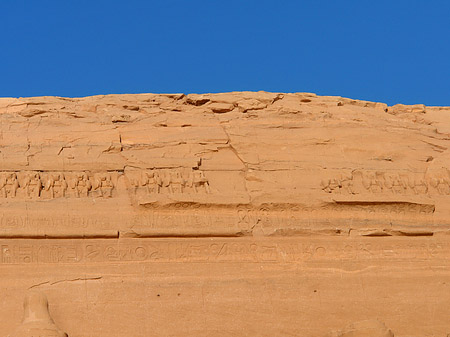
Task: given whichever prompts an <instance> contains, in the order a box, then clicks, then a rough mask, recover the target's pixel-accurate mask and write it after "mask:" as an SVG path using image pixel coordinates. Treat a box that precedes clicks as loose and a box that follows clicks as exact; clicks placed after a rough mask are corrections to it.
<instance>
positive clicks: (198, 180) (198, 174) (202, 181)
mask: <svg viewBox="0 0 450 337" xmlns="http://www.w3.org/2000/svg"><path fill="white" fill-rule="evenodd" d="M193 178H194V180H193V187H194V191H195V193H198V190H199V188H202V187H203V188H204V190H205V192H206V193H210V192H211V191H210V189H209V181H208V179H207V178H206V177H205V174H204V173H203V171H194V177H193Z"/></svg>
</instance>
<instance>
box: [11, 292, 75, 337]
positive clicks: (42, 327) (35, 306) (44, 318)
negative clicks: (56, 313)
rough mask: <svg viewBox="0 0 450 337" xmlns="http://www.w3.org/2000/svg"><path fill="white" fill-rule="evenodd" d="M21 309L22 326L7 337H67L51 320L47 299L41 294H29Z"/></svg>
mask: <svg viewBox="0 0 450 337" xmlns="http://www.w3.org/2000/svg"><path fill="white" fill-rule="evenodd" d="M23 307H24V315H23V320H22V324H21V325H20V326H19V327H18V328H17V329H16V330H15V331H14V332H13V333H12V334H11V335H10V336H8V337H35V336H39V337H68V336H67V334H66V333H64V332H63V331H61V330H60V329H59V328H58V327H57V326H56V324H55V322H54V321H53V319H52V318H51V316H50V313H49V310H48V301H47V297H46V296H45V295H44V294H43V293H40V292H35V291H33V292H30V293H29V294H28V295H27V297H26V298H25V302H24V304H23Z"/></svg>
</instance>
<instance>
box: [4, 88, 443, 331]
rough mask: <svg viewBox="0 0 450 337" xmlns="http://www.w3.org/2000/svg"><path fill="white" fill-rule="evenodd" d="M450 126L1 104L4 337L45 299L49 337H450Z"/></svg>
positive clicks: (184, 105)
mask: <svg viewBox="0 0 450 337" xmlns="http://www.w3.org/2000/svg"><path fill="white" fill-rule="evenodd" d="M449 116H450V108H448V107H425V106H423V105H415V106H405V105H396V106H393V107H389V106H387V105H385V104H382V103H373V102H366V101H357V100H351V99H347V98H342V97H328V96H322V97H321V96H316V95H314V94H308V93H295V94H282V93H266V92H236V93H222V94H205V95H194V94H192V95H182V94H173V95H153V94H142V95H108V96H93V97H86V98H61V97H36V98H19V99H16V98H0V270H1V272H2V276H3V277H2V278H1V279H0V289H1V290H2V292H0V303H1V306H0V317H2V324H0V334H3V335H4V336H7V335H11V336H15V335H13V333H14V331H19V330H20V329H21V328H20V326H19V325H20V322H21V321H20V320H21V317H22V316H21V315H22V308H21V302H22V299H23V298H24V297H25V296H26V293H27V292H28V291H30V290H33V291H35V290H36V291H40V292H41V293H44V294H45V295H46V296H47V297H48V299H49V302H50V308H49V310H50V312H51V315H52V316H51V317H52V318H49V317H50V316H48V315H47V314H45V315H47V316H46V317H47V318H46V319H47V321H46V322H47V323H48V324H50V323H49V322H50V320H52V322H53V321H54V322H53V323H52V324H53V325H52V328H51V329H53V330H52V331H53V332H48V331H47V332H48V335H52V336H56V335H63V334H64V333H63V332H61V331H64V332H67V334H68V335H69V336H71V337H85V336H86V337H87V336H94V335H96V336H117V337H119V336H124V335H132V336H136V337H139V336H208V337H211V336H271V337H272V336H313V337H314V336H325V335H329V334H331V335H336V336H368V335H370V334H372V333H373V334H374V335H380V336H391V335H392V333H394V334H395V335H396V336H424V337H425V336H443V337H446V336H447V333H450V325H449V323H448V322H447V320H448V316H449V314H450V309H449V308H448V306H447V303H448V302H449V301H450V291H449V288H448V287H449V285H450V272H449V270H450V269H449V267H450V262H449V261H450V259H449V256H450V250H449V249H450V248H449V247H450V245H449V244H450V235H449V234H450V231H449V230H450V226H449V219H450V153H449V146H450V117H449ZM30 296H31V295H30ZM33 296H35V297H33V298H38V299H39V301H38V302H39V303H41V304H42V303H44V304H45V303H47V302H46V301H47V300H46V299H45V297H42V296H44V295H33ZM36 296H37V297H36ZM27 298H29V297H27ZM43 298H44V299H43ZM41 300H42V301H41ZM28 301H29V300H28ZM42 307H45V305H44V306H42ZM39 310H41V309H39ZM39 310H38V311H39ZM41 311H42V312H43V311H45V310H43V309H42V310H41ZM41 311H39V312H41ZM378 320H379V321H378ZM358 322H363V323H358ZM380 322H383V323H380ZM47 323H45V324H47ZM33 324H34V323H33ZM384 324H385V325H384ZM17 326H19V328H18V329H19V330H14V329H15V328H16V327H17ZM56 326H57V327H58V328H56ZM24 329H25V330H24ZM27 329H28V327H25V328H23V329H22V330H20V331H21V332H20V334H17V333H16V335H21V336H22V335H23V336H25V335H26V334H27V333H28V332H27V331H28V330H27ZM33 329H34V328H33ZM39 329H40V328H39ZM45 329H46V328H45ZM59 329H60V330H59ZM24 331H25V332H24ZM36 331H37V330H36ZM36 331H35V332H36ZM39 331H41V330H39ZM24 334H25V335H24ZM31 334H32V335H33V336H34V335H35V334H36V333H31ZM38 334H39V335H40V336H41V335H42V337H43V336H44V335H45V336H47V335H46V333H42V331H41V332H39V333H38Z"/></svg>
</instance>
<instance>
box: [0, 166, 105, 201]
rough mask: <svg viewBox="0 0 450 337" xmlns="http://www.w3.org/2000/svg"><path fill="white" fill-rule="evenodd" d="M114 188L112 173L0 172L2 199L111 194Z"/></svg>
mask: <svg viewBox="0 0 450 337" xmlns="http://www.w3.org/2000/svg"><path fill="white" fill-rule="evenodd" d="M113 189H114V183H113V181H112V178H111V174H109V173H94V174H89V173H87V172H65V173H62V172H45V173H44V172H38V171H32V172H0V198H15V197H16V196H19V195H21V196H24V197H28V198H32V199H36V198H45V199H55V198H62V197H65V196H67V195H72V196H76V197H78V198H80V197H87V196H100V197H111V196H112V191H113Z"/></svg>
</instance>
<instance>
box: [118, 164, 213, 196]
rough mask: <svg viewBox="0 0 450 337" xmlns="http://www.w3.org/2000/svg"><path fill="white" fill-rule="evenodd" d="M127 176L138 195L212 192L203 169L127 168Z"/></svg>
mask: <svg viewBox="0 0 450 337" xmlns="http://www.w3.org/2000/svg"><path fill="white" fill-rule="evenodd" d="M125 176H126V178H127V179H128V181H129V182H130V185H131V186H132V189H133V190H134V193H135V194H137V195H139V194H140V195H152V194H199V193H211V189H210V186H209V180H208V178H207V177H206V176H205V173H204V172H203V171H201V170H196V169H195V170H194V169H191V170H187V169H185V170H182V169H150V170H127V171H126V172H125Z"/></svg>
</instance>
